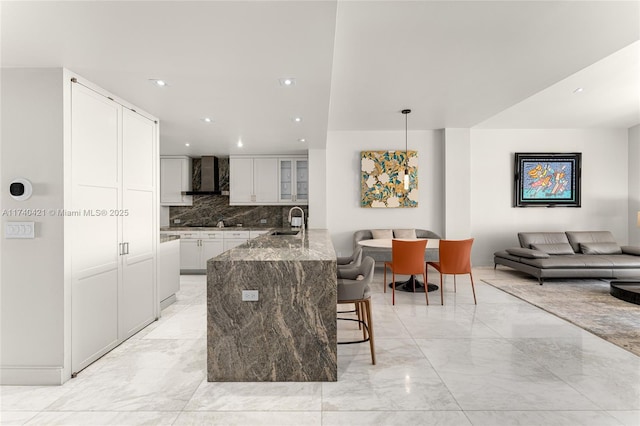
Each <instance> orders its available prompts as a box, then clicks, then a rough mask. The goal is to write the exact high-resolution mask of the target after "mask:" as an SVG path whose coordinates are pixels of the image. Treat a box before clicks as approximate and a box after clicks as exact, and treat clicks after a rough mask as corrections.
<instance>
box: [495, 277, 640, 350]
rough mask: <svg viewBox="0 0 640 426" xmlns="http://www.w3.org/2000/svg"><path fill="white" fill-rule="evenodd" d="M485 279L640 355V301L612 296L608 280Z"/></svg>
mask: <svg viewBox="0 0 640 426" xmlns="http://www.w3.org/2000/svg"><path fill="white" fill-rule="evenodd" d="M483 281H484V282H486V283H487V284H489V285H492V286H493V287H496V288H498V289H500V290H502V291H504V292H506V293H509V294H511V295H513V296H515V297H517V298H519V299H522V300H524V301H525V302H528V303H530V304H532V305H534V306H537V307H538V308H540V309H543V310H545V311H547V312H549V313H551V314H553V315H555V316H557V317H560V318H562V319H564V320H566V321H569V322H570V323H572V324H575V325H577V326H578V327H580V328H583V329H584V330H587V331H589V332H590V333H593V334H595V335H596V336H599V337H601V338H603V339H605V340H608V341H609V342H611V343H613V344H615V345H618V346H620V347H621V348H624V349H626V350H628V351H630V352H632V353H634V354H636V355H638V356H640V305H635V304H633V303H629V302H625V301H623V300H620V299H617V298H615V297H613V296H611V295H610V294H609V281H608V280H596V279H574V280H550V279H549V280H545V282H544V285H538V281H537V280H536V279H535V278H531V279H529V278H523V277H518V276H514V277H513V278H507V277H505V278H502V277H501V278H491V279H484V280H483Z"/></svg>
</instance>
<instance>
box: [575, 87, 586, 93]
mask: <svg viewBox="0 0 640 426" xmlns="http://www.w3.org/2000/svg"><path fill="white" fill-rule="evenodd" d="M582 92H584V89H583V88H582V87H577V88H576V89H575V90H574V91H573V93H582Z"/></svg>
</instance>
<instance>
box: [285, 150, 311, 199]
mask: <svg viewBox="0 0 640 426" xmlns="http://www.w3.org/2000/svg"><path fill="white" fill-rule="evenodd" d="M278 168H279V176H280V185H279V193H278V201H279V202H280V203H282V204H307V203H308V202H309V161H308V159H307V157H286V158H285V157H281V158H280V159H279V160H278Z"/></svg>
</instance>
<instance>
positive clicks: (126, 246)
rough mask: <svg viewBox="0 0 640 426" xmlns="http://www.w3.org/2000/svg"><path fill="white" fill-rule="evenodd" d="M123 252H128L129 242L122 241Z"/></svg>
mask: <svg viewBox="0 0 640 426" xmlns="http://www.w3.org/2000/svg"><path fill="white" fill-rule="evenodd" d="M124 254H129V243H124Z"/></svg>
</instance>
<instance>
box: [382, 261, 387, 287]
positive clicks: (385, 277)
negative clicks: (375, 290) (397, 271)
mask: <svg viewBox="0 0 640 426" xmlns="http://www.w3.org/2000/svg"><path fill="white" fill-rule="evenodd" d="M382 291H383V292H385V293H386V292H387V265H384V282H383V283H382Z"/></svg>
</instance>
